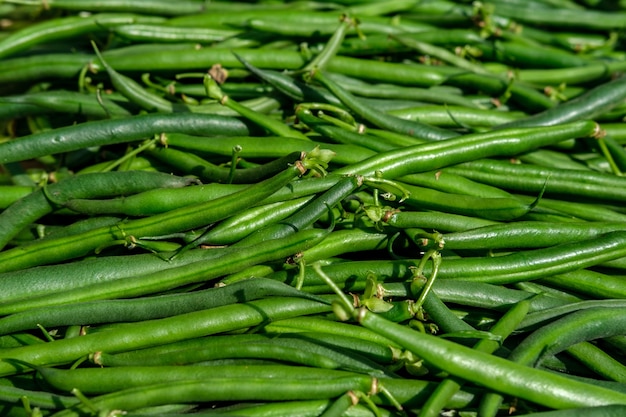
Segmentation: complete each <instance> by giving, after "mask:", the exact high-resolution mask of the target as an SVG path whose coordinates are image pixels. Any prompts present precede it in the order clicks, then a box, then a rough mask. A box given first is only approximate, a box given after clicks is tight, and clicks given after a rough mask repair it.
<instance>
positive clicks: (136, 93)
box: [91, 42, 176, 113]
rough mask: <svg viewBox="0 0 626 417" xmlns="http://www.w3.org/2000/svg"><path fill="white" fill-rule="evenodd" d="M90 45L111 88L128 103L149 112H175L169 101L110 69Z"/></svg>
mask: <svg viewBox="0 0 626 417" xmlns="http://www.w3.org/2000/svg"><path fill="white" fill-rule="evenodd" d="M91 45H92V47H93V48H94V51H95V52H96V56H97V57H98V60H99V61H100V63H101V64H102V67H103V68H104V69H105V70H106V72H107V74H108V76H109V79H110V80H111V84H113V87H114V88H115V89H116V90H117V91H118V92H119V93H120V94H122V95H123V96H124V97H126V98H127V99H128V101H130V102H131V103H133V104H136V105H137V106H139V107H140V108H142V109H144V110H147V111H149V112H154V111H159V112H165V113H171V112H173V111H174V110H176V106H175V105H174V104H173V103H172V102H170V101H169V100H167V99H165V98H163V97H161V96H159V95H156V94H154V93H152V92H150V91H148V90H146V89H144V88H143V87H142V86H141V85H140V84H139V83H137V82H136V81H135V80H133V79H132V78H130V77H127V76H125V75H123V74H120V73H119V72H117V71H116V70H114V69H113V67H111V66H110V65H109V64H108V63H107V61H105V60H104V58H103V57H102V54H100V50H99V49H98V48H97V46H96V44H95V42H92V44H91Z"/></svg>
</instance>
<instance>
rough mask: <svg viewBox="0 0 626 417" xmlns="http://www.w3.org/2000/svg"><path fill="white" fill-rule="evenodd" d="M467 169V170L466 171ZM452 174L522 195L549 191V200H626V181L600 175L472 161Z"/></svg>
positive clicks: (526, 165) (607, 175) (503, 162)
mask: <svg viewBox="0 0 626 417" xmlns="http://www.w3.org/2000/svg"><path fill="white" fill-rule="evenodd" d="M463 167H464V168H467V169H466V170H463V169H462V168H463ZM451 171H452V172H453V173H457V174H459V175H464V176H465V177H468V178H470V179H473V180H475V181H479V182H483V183H489V184H490V185H493V186H501V187H506V188H509V189H513V188H515V189H516V190H518V191H525V192H529V191H530V192H534V193H538V192H540V191H541V190H542V189H544V187H545V193H546V197H549V196H550V195H551V194H555V195H572V196H581V197H582V196H585V197H587V198H594V199H598V200H608V201H611V200H613V201H621V200H622V198H623V197H622V186H621V183H622V182H623V179H622V178H620V177H617V176H614V175H610V174H605V173H600V172H591V171H589V172H588V171H582V170H571V169H570V170H562V169H561V170H559V169H553V168H547V167H539V166H535V165H530V164H511V163H508V162H505V161H496V160H477V161H472V162H468V163H466V164H464V165H461V166H459V167H458V168H456V167H455V168H453V169H451ZM461 171H463V172H461ZM505 175H506V179H505ZM522 179H523V180H522ZM522 183H523V185H522ZM505 184H507V185H505Z"/></svg>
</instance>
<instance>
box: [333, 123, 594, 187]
mask: <svg viewBox="0 0 626 417" xmlns="http://www.w3.org/2000/svg"><path fill="white" fill-rule="evenodd" d="M597 133H598V126H597V125H596V124H595V123H593V122H589V121H581V122H574V123H569V124H565V125H560V126H552V127H539V128H524V129H518V130H516V129H507V130H506V131H505V130H499V131H492V132H488V133H478V134H469V135H464V136H461V137H458V138H451V139H447V140H445V141H437V142H433V143H425V144H422V145H416V146H411V147H407V148H403V149H397V150H396V149H394V150H390V151H387V152H381V153H379V154H378V155H375V156H373V157H371V158H368V159H366V160H364V161H362V162H360V163H356V164H353V165H349V166H347V167H344V168H340V169H337V170H335V171H334V173H335V174H342V175H344V174H361V175H373V174H374V172H375V171H383V175H384V177H385V178H387V179H393V178H397V177H401V176H403V175H407V174H412V173H416V172H426V171H433V170H436V169H439V168H443V167H446V166H450V165H455V164H459V163H462V162H464V161H475V160H477V159H481V158H488V157H489V156H491V155H501V156H505V155H506V156H511V155H516V154H520V153H525V152H528V151H530V150H533V149H536V148H539V147H544V146H549V145H551V144H556V143H559V142H563V141H565V140H568V139H572V138H574V137H590V136H593V135H595V134H597Z"/></svg>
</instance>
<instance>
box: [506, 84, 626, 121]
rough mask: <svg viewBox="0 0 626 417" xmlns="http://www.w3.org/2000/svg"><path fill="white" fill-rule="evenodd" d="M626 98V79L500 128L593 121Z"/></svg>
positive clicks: (603, 85) (605, 85) (602, 85)
mask: <svg viewBox="0 0 626 417" xmlns="http://www.w3.org/2000/svg"><path fill="white" fill-rule="evenodd" d="M625 98H626V77H619V78H617V79H615V80H613V81H609V82H607V83H604V84H600V85H599V86H596V87H594V88H592V89H590V90H588V91H587V92H585V93H584V94H581V95H580V96H578V97H576V98H573V99H571V100H568V101H566V102H564V103H561V104H559V105H558V106H554V107H552V108H550V109H548V110H545V111H543V112H540V113H537V114H534V115H532V116H528V117H525V118H521V119H518V120H515V121H512V122H508V123H504V124H502V125H500V126H498V128H505V127H515V126H554V125H558V124H562V123H568V122H572V121H574V120H584V119H588V120H593V119H595V118H596V117H598V116H599V115H601V114H604V113H606V112H607V111H609V110H611V109H612V108H614V107H615V106H617V105H618V104H620V103H622V102H623V101H624V99H625Z"/></svg>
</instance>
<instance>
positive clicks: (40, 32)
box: [0, 14, 163, 58]
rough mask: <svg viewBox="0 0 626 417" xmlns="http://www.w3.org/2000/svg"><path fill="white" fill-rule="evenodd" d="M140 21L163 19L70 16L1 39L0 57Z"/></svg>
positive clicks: (119, 16) (118, 16)
mask: <svg viewBox="0 0 626 417" xmlns="http://www.w3.org/2000/svg"><path fill="white" fill-rule="evenodd" d="M142 21H143V22H160V21H163V19H162V18H158V17H147V16H140V15H132V14H98V15H95V16H89V17H81V16H71V17H66V18H65V19H61V20H55V21H48V22H42V23H39V24H38V25H32V26H29V27H28V28H24V29H22V30H21V31H17V32H15V33H13V34H12V35H11V36H9V37H7V38H4V39H2V41H1V42H0V57H2V58H5V57H7V56H10V55H13V54H15V53H17V52H21V51H24V50H26V49H28V48H31V47H32V46H34V45H37V44H38V43H41V42H43V41H46V42H49V41H51V40H57V39H63V38H68V37H72V36H78V35H82V34H84V33H89V32H92V31H95V30H98V29H102V28H103V27H107V26H115V25H119V24H128V23H135V22H142Z"/></svg>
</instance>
